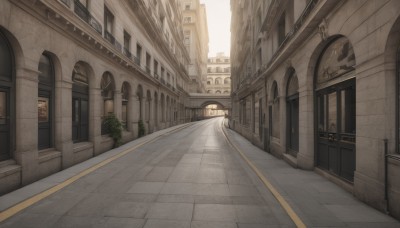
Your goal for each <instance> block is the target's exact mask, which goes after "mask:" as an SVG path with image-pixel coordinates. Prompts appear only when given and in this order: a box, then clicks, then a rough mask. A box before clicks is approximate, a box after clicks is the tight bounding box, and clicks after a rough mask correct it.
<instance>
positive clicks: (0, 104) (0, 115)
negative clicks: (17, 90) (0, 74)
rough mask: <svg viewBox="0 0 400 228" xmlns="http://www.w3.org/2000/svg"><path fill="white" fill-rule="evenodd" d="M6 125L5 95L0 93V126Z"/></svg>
mask: <svg viewBox="0 0 400 228" xmlns="http://www.w3.org/2000/svg"><path fill="white" fill-rule="evenodd" d="M6 123H7V94H6V93H5V92H0V124H6Z"/></svg>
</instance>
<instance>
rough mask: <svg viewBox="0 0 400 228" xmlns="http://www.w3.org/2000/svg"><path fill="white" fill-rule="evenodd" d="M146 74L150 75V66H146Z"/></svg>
mask: <svg viewBox="0 0 400 228" xmlns="http://www.w3.org/2000/svg"><path fill="white" fill-rule="evenodd" d="M146 73H148V74H151V70H150V66H146Z"/></svg>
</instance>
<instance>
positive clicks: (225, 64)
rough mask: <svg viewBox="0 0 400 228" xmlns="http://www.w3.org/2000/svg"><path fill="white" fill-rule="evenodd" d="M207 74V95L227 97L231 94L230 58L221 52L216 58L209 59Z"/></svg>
mask: <svg viewBox="0 0 400 228" xmlns="http://www.w3.org/2000/svg"><path fill="white" fill-rule="evenodd" d="M207 73H208V74H207V85H206V90H207V93H211V94H226V95H229V94H230V93H231V62H230V58H229V56H225V54H224V53H223V52H220V53H217V55H216V56H215V57H210V58H208V65H207Z"/></svg>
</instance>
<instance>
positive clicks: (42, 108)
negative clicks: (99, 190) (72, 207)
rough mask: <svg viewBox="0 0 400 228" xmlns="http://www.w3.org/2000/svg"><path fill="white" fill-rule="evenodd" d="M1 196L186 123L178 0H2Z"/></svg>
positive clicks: (185, 60)
mask: <svg viewBox="0 0 400 228" xmlns="http://www.w3.org/2000/svg"><path fill="white" fill-rule="evenodd" d="M0 12H1V15H2V16H1V17H0V62H1V68H0V194H3V193H6V192H9V191H11V190H13V189H16V188H18V187H20V186H23V185H26V184H28V183H31V182H33V181H35V180H38V179H39V178H42V177H45V176H47V175H50V174H52V173H55V172H57V171H60V170H62V169H65V168H67V167H70V166H72V165H74V164H76V163H79V162H81V161H84V160H86V159H89V158H91V157H93V156H96V155H98V154H101V153H103V152H105V151H107V150H109V149H111V148H112V147H113V140H112V139H111V138H110V137H109V136H108V134H107V133H108V129H107V126H106V125H105V124H103V120H104V119H105V118H106V117H107V116H110V115H112V114H113V115H115V116H116V117H117V118H118V119H119V120H121V121H122V123H123V126H124V131H123V141H124V142H127V141H130V140H133V139H135V138H137V137H138V128H139V122H143V125H144V126H145V133H146V134H147V133H151V132H153V131H157V130H159V129H163V128H166V127H169V126H173V125H176V124H179V123H184V122H187V121H189V120H190V116H188V115H187V114H190V112H187V111H186V108H185V107H186V105H187V102H188V101H187V99H188V96H189V95H188V94H189V93H188V89H189V85H190V83H191V78H190V77H189V74H188V72H187V69H186V67H187V65H188V64H189V61H190V58H189V54H188V52H187V50H186V48H185V46H184V43H183V39H184V33H183V27H182V21H183V17H182V6H181V2H180V1H177V0H129V1H128V0H121V1H112V0H96V1H90V0H38V1H30V0H4V1H0Z"/></svg>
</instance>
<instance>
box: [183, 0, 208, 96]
mask: <svg viewBox="0 0 400 228" xmlns="http://www.w3.org/2000/svg"><path fill="white" fill-rule="evenodd" d="M180 2H181V5H182V9H183V33H184V44H185V47H186V49H187V51H188V52H189V56H190V63H189V65H188V72H189V77H190V79H191V82H190V84H189V92H190V93H204V92H205V82H206V78H207V55H208V25H207V15H206V7H205V5H204V4H200V0H180Z"/></svg>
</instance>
